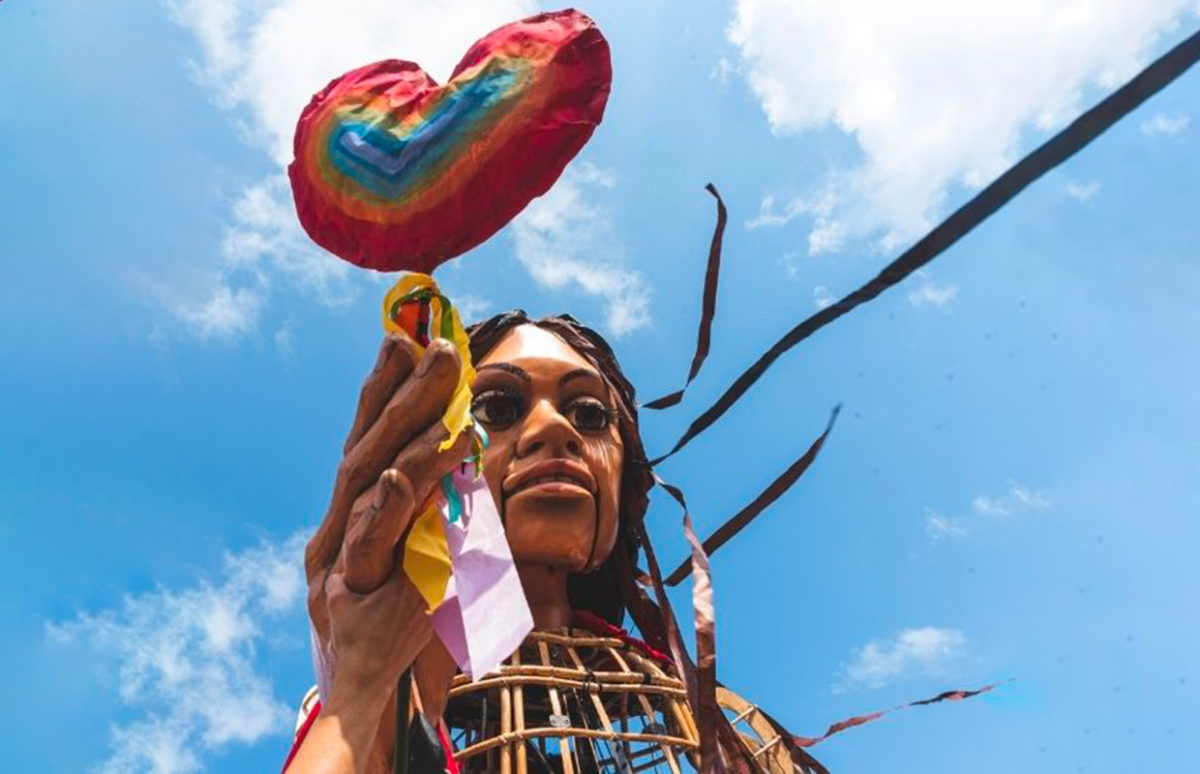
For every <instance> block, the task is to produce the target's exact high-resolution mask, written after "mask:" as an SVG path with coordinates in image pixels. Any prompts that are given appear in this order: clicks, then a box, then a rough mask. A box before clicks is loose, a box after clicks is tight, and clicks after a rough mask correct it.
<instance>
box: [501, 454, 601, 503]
mask: <svg viewBox="0 0 1200 774" xmlns="http://www.w3.org/2000/svg"><path fill="white" fill-rule="evenodd" d="M531 489H537V490H538V491H539V492H543V493H545V494H578V493H580V492H582V493H584V494H586V495H589V496H590V495H593V494H595V492H596V480H595V478H593V476H592V474H591V473H590V472H588V470H587V468H585V467H583V466H582V465H580V464H578V463H574V462H568V461H566V460H549V461H547V462H539V463H537V464H536V465H532V466H530V467H528V468H526V469H525V470H522V471H520V472H518V473H514V474H513V475H511V476H509V477H508V478H506V479H505V481H504V494H505V495H508V496H512V495H515V494H518V493H519V492H525V491H529V490H531Z"/></svg>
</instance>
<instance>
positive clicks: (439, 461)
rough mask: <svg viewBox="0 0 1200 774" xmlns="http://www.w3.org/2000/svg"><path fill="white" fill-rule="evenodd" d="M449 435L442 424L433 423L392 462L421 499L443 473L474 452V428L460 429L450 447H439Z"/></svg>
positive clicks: (425, 498) (430, 492) (421, 499)
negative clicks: (441, 449) (472, 441)
mask: <svg viewBox="0 0 1200 774" xmlns="http://www.w3.org/2000/svg"><path fill="white" fill-rule="evenodd" d="M448 435H449V434H448V433H447V432H446V428H444V427H442V425H441V424H437V425H433V426H432V427H429V428H428V429H426V430H425V432H424V433H422V434H421V435H420V436H418V437H417V438H415V439H413V442H412V443H410V444H408V445H407V446H405V447H404V449H402V450H401V452H400V453H399V454H398V455H396V459H395V461H393V463H392V467H393V468H394V469H396V470H398V471H400V472H401V473H402V474H404V477H405V478H407V479H408V480H409V481H410V482H411V483H412V487H413V494H414V495H415V496H416V502H418V503H423V502H425V501H426V500H427V499H428V498H429V496H430V495H431V494H432V493H433V488H434V487H435V486H437V485H438V483H439V482H440V481H441V479H442V476H444V475H446V474H447V473H449V472H451V471H452V470H454V469H455V468H456V467H457V466H459V465H461V464H462V462H463V458H465V457H466V456H467V455H469V454H470V453H471V438H472V433H471V432H470V431H467V432H465V433H460V434H459V436H458V438H457V439H455V441H454V444H453V445H452V446H451V447H450V448H449V449H446V450H445V451H438V447H439V446H440V445H441V444H442V442H443V441H445V440H446V438H447V437H448Z"/></svg>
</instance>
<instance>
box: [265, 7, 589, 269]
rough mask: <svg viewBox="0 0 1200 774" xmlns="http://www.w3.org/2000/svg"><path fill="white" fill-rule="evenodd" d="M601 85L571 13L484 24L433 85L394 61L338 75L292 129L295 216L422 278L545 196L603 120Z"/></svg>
mask: <svg viewBox="0 0 1200 774" xmlns="http://www.w3.org/2000/svg"><path fill="white" fill-rule="evenodd" d="M611 81H612V65H611V62H610V58H609V49H608V43H607V41H605V39H604V36H603V35H601V34H600V31H599V29H597V28H596V25H595V23H594V22H593V21H592V20H591V19H589V18H588V17H587V16H585V15H583V14H582V13H579V12H578V11H575V10H564V11H557V12H554V13H545V14H540V15H538V16H534V17H531V18H528V19H524V20H522V21H518V22H514V23H512V24H508V25H505V26H503V27H501V28H500V29H498V30H496V31H494V32H492V33H491V34H489V35H487V36H486V37H484V38H482V39H481V40H479V41H478V42H476V43H475V44H474V45H473V46H472V47H471V48H470V50H469V51H468V52H467V54H466V56H464V57H463V59H462V61H461V62H459V64H458V66H457V67H456V68H455V69H454V72H453V74H452V75H451V76H450V80H449V81H448V82H447V83H446V85H445V86H438V85H437V83H436V82H434V80H433V79H432V78H430V77H429V76H428V75H427V74H426V73H425V71H423V70H422V69H421V68H420V67H419V66H417V65H416V64H414V63H412V62H403V61H398V60H385V61H382V62H376V63H375V64H371V65H367V66H366V67H362V68H359V69H357V70H353V71H351V72H349V73H346V74H345V75H343V76H341V77H340V78H337V79H336V80H334V81H333V82H331V83H330V84H329V85H328V86H326V87H325V89H324V90H322V91H321V92H320V93H318V94H316V95H315V96H314V97H313V99H312V101H311V102H310V103H309V105H308V107H307V108H305V110H304V112H303V114H301V116H300V121H299V124H298V125H297V127H296V139H295V156H296V157H295V160H294V161H293V162H292V164H291V165H290V166H289V167H288V175H289V176H290V178H291V181H292V192H293V195H294V197H295V201H296V209H297V211H298V212H299V215H300V222H301V224H303V226H304V229H305V230H306V231H307V232H308V234H309V236H311V237H312V239H313V240H314V241H315V242H317V243H318V244H319V245H321V246H322V247H324V248H325V249H327V250H329V251H331V252H333V253H334V254H336V255H338V256H340V257H341V258H344V259H345V260H347V261H350V262H351V263H354V264H357V265H359V266H364V267H367V268H371V269H378V270H381V271H401V270H406V271H417V272H423V273H429V272H430V271H432V270H433V268H434V267H436V266H437V265H438V264H440V263H442V262H443V261H446V260H448V259H450V258H453V257H455V256H456V255H460V254H461V253H463V252H466V251H467V250H470V249H471V248H472V247H475V246H476V245H478V244H480V243H481V242H483V241H484V240H485V239H487V238H488V237H490V236H491V235H492V234H494V233H495V232H496V231H498V230H499V229H500V228H502V227H503V226H504V225H505V224H506V223H508V222H509V221H510V220H512V218H513V217H514V216H516V214H517V213H519V212H520V211H521V210H522V209H524V207H525V206H526V205H527V204H529V202H530V201H531V200H532V199H533V198H534V197H536V196H540V195H541V194H543V193H545V192H546V191H547V190H549V188H550V186H551V185H553V184H554V181H555V180H556V179H558V176H559V175H560V174H561V173H562V170H563V168H564V167H565V166H566V165H567V163H568V162H569V161H570V160H571V159H572V158H573V157H574V156H575V154H576V153H578V152H579V149H580V148H582V147H583V145H584V143H585V142H587V140H588V138H589V137H591V135H592V132H593V131H594V129H595V128H596V125H597V124H599V122H600V120H601V118H602V117H603V115H604V107H605V103H606V102H607V101H608V93H609V88H610V84H611Z"/></svg>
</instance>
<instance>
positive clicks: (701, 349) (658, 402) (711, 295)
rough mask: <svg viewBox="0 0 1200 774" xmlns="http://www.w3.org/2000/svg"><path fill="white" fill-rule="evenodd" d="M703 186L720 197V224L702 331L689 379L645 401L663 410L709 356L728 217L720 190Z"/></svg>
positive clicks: (679, 397)
mask: <svg viewBox="0 0 1200 774" xmlns="http://www.w3.org/2000/svg"><path fill="white" fill-rule="evenodd" d="M704 190H706V191H708V192H709V193H710V194H712V195H713V196H715V197H716V199H717V227H716V229H715V230H714V231H713V237H712V245H710V246H709V248H708V267H707V268H706V269H705V270H704V298H703V302H702V304H701V309H700V331H699V333H698V334H697V336H696V354H694V355H693V356H692V367H691V370H689V371H688V377H687V381H686V382H684V383H683V387H681V388H680V389H678V390H676V391H675V392H672V393H670V394H669V395H664V396H662V397H661V398H655V399H654V400H652V401H650V402H649V403H645V404H643V405H642V407H643V408H648V409H654V410H661V409H665V408H670V407H671V406H674V405H675V404H677V403H679V401H681V400H683V393H684V392H686V391H687V388H688V386H689V385H690V384H691V383H692V380H693V379H695V378H696V375H697V374H698V373H700V366H702V365H704V359H705V358H707V357H708V348H709V344H710V343H711V341H712V322H713V317H715V316H716V314H717V281H718V279H719V277H720V274H721V241H722V240H723V239H724V236H725V220H726V218H727V217H728V213H727V212H726V210H725V202H724V201H723V200H722V199H721V194H720V193H718V192H717V187H716V186H715V185H713V184H712V183H709V184H708V185H706V186H704Z"/></svg>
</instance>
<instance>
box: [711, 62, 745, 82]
mask: <svg viewBox="0 0 1200 774" xmlns="http://www.w3.org/2000/svg"><path fill="white" fill-rule="evenodd" d="M737 72H738V66H737V65H736V64H735V63H734V62H733V61H732V60H731V59H730V58H729V57H727V56H721V57H717V63H716V64H714V65H713V68H712V70H710V71H709V73H708V78H709V80H712V81H716V82H717V85H718V86H721V87H725V86H728V85H729V81H730V79H731V78H733V76H734V75H736V74H737Z"/></svg>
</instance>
